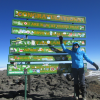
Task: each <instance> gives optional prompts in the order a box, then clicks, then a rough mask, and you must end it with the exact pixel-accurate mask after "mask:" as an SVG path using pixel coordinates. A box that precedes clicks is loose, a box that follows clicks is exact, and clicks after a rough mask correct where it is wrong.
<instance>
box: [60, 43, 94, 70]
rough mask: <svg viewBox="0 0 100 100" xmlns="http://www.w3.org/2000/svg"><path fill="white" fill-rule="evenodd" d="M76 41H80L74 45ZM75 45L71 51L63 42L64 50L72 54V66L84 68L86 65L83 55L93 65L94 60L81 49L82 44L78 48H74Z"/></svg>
mask: <svg viewBox="0 0 100 100" xmlns="http://www.w3.org/2000/svg"><path fill="white" fill-rule="evenodd" d="M76 43H77V44H78V45H79V43H78V42H74V43H73V45H74V44H76ZM73 45H72V51H71V50H69V49H67V48H66V47H65V45H64V44H63V43H62V44H61V46H62V49H63V51H65V52H66V53H68V54H70V55H71V58H72V68H76V69H79V68H83V67H84V63H83V57H84V59H85V60H86V61H87V62H89V63H90V64H91V65H93V61H91V60H90V59H89V58H88V57H87V55H86V53H85V52H84V51H82V50H80V45H79V47H78V49H77V50H74V47H73Z"/></svg>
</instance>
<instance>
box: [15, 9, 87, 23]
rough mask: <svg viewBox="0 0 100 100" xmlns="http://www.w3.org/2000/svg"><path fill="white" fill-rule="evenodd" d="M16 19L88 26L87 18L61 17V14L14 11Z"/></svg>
mask: <svg viewBox="0 0 100 100" xmlns="http://www.w3.org/2000/svg"><path fill="white" fill-rule="evenodd" d="M14 17H17V18H26V19H38V20H47V21H59V22H70V23H84V24H86V17H82V16H70V15H61V14H51V13H42V12H33V11H22V10H14Z"/></svg>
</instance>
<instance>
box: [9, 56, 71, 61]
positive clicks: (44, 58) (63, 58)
mask: <svg viewBox="0 0 100 100" xmlns="http://www.w3.org/2000/svg"><path fill="white" fill-rule="evenodd" d="M71 60H72V58H71V55H48V56H47V55H46V56H45V55H43V56H40V55H39V56H37V55H34V56H33V55H30V56H29V55H9V56H8V62H39V61H40V62H44V61H71Z"/></svg>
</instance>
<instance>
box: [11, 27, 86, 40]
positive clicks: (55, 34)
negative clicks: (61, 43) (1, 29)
mask: <svg viewBox="0 0 100 100" xmlns="http://www.w3.org/2000/svg"><path fill="white" fill-rule="evenodd" d="M12 34H19V35H31V36H48V37H58V36H60V35H61V36H63V37H67V38H86V33H85V32H65V31H47V30H35V29H25V28H16V27H12Z"/></svg>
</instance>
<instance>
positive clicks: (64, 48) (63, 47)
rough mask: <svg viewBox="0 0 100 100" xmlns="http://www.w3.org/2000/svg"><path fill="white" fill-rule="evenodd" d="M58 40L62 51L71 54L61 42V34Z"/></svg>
mask: <svg viewBox="0 0 100 100" xmlns="http://www.w3.org/2000/svg"><path fill="white" fill-rule="evenodd" d="M59 40H60V44H61V47H62V49H63V51H65V52H66V53H69V54H70V55H71V52H72V51H71V50H69V49H67V48H66V47H65V45H64V43H63V37H62V36H59Z"/></svg>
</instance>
